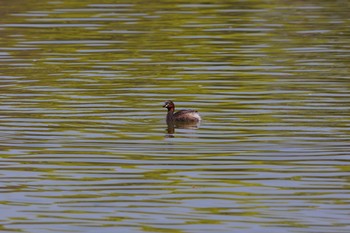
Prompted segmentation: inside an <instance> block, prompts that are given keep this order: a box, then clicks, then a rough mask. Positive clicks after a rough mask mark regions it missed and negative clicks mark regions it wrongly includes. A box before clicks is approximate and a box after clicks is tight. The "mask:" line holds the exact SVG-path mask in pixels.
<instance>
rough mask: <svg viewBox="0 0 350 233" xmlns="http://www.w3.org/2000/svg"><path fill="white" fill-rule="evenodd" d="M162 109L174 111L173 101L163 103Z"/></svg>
mask: <svg viewBox="0 0 350 233" xmlns="http://www.w3.org/2000/svg"><path fill="white" fill-rule="evenodd" d="M163 108H167V109H168V111H169V110H170V109H175V104H174V103H173V101H171V100H167V101H165V103H164V105H163Z"/></svg>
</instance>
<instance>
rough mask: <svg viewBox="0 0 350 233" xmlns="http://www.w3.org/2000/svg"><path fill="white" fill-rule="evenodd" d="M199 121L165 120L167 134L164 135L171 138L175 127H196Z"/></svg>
mask: <svg viewBox="0 0 350 233" xmlns="http://www.w3.org/2000/svg"><path fill="white" fill-rule="evenodd" d="M199 125H200V122H186V121H184V122H167V126H168V127H167V130H166V131H167V134H166V135H165V137H167V138H173V137H175V136H174V134H175V129H198V128H199Z"/></svg>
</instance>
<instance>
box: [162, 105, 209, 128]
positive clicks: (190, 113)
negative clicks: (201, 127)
mask: <svg viewBox="0 0 350 233" xmlns="http://www.w3.org/2000/svg"><path fill="white" fill-rule="evenodd" d="M163 108H167V109H168V114H167V116H166V121H167V123H173V122H199V121H201V120H202V118H201V116H200V115H199V114H198V112H197V111H195V110H191V109H188V110H180V111H178V112H176V113H174V111H175V104H174V103H173V101H171V100H168V101H166V102H165V103H164V105H163Z"/></svg>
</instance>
